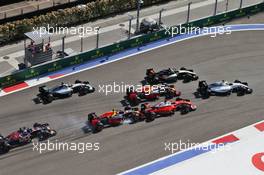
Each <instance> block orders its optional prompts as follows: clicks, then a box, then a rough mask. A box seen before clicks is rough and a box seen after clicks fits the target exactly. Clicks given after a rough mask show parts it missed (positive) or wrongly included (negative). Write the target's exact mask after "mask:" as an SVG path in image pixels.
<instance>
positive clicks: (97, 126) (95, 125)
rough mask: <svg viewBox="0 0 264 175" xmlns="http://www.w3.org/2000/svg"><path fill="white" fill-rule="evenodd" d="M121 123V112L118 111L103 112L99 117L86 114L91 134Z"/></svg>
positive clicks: (93, 114)
mask: <svg viewBox="0 0 264 175" xmlns="http://www.w3.org/2000/svg"><path fill="white" fill-rule="evenodd" d="M122 123H123V112H122V111H118V110H112V111H109V112H105V113H103V114H102V115H100V116H97V115H96V114H95V113H90V114H88V122H87V124H88V125H89V126H90V128H91V130H92V132H94V133H96V132H100V131H102V130H103V128H105V127H109V126H118V125H120V124H122Z"/></svg>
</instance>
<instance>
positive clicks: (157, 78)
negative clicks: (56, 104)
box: [145, 67, 199, 84]
mask: <svg viewBox="0 0 264 175" xmlns="http://www.w3.org/2000/svg"><path fill="white" fill-rule="evenodd" d="M198 78H199V77H198V76H197V75H196V73H195V72H194V71H193V70H191V69H186V68H184V67H182V68H180V69H179V70H177V69H175V68H168V69H164V70H161V71H159V72H155V71H154V69H153V68H151V69H147V71H146V77H145V81H146V82H147V83H149V84H159V83H173V82H176V81H177V80H183V81H184V82H189V81H195V80H198Z"/></svg>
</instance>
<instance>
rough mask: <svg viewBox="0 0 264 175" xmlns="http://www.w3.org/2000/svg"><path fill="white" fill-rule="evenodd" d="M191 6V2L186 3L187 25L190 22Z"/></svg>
mask: <svg viewBox="0 0 264 175" xmlns="http://www.w3.org/2000/svg"><path fill="white" fill-rule="evenodd" d="M191 4H192V2H189V3H188V12H187V23H189V21H190V13H191Z"/></svg>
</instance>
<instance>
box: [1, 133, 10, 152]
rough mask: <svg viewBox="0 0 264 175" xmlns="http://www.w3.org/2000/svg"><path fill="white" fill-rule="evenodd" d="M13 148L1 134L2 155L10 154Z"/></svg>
mask: <svg viewBox="0 0 264 175" xmlns="http://www.w3.org/2000/svg"><path fill="white" fill-rule="evenodd" d="M10 149H11V146H10V145H9V144H8V141H7V139H6V138H5V137H4V136H2V135H1V134H0V154H4V153H7V152H9V150H10Z"/></svg>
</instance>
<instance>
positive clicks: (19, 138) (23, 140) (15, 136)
mask: <svg viewBox="0 0 264 175" xmlns="http://www.w3.org/2000/svg"><path fill="white" fill-rule="evenodd" d="M31 132H32V130H31V129H30V128H26V127H23V128H20V129H19V130H17V131H15V132H12V133H11V134H9V135H8V136H7V137H6V140H7V143H8V144H9V145H10V146H12V147H17V146H21V145H26V144H28V143H30V142H31V140H32V139H31Z"/></svg>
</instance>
